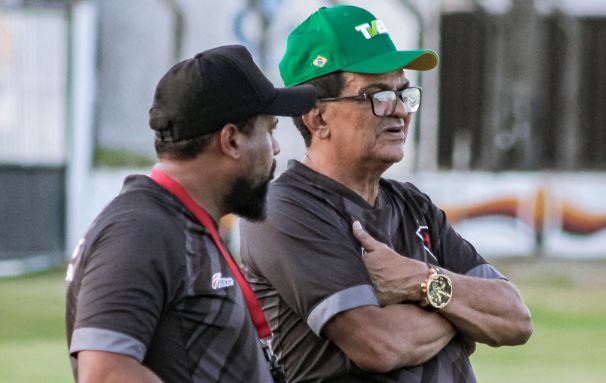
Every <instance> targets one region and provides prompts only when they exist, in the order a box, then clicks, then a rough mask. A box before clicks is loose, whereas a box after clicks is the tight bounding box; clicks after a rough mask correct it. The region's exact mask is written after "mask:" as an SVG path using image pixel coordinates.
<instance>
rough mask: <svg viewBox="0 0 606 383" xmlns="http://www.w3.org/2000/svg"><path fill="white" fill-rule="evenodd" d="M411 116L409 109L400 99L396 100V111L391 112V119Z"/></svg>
mask: <svg viewBox="0 0 606 383" xmlns="http://www.w3.org/2000/svg"><path fill="white" fill-rule="evenodd" d="M409 114H411V111H410V108H409V107H408V105H407V104H406V102H404V101H403V100H402V99H401V98H400V97H398V99H397V100H396V110H394V112H393V117H398V118H406V117H408V115H409Z"/></svg>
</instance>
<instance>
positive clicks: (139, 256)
mask: <svg viewBox="0 0 606 383" xmlns="http://www.w3.org/2000/svg"><path fill="white" fill-rule="evenodd" d="M171 230H174V228H171V227H170V226H169V225H167V224H165V223H163V222H161V220H159V219H156V220H153V219H149V217H148V218H146V219H141V217H140V218H132V219H123V220H119V221H117V222H115V223H112V224H110V225H109V226H107V227H105V228H104V229H103V230H101V231H100V233H99V234H98V235H97V236H96V237H95V238H91V240H92V241H93V242H92V243H87V242H86V241H87V240H88V239H87V238H85V242H84V243H83V246H82V248H83V250H82V251H83V254H81V255H80V256H81V257H83V259H81V260H80V261H79V262H78V269H77V270H76V279H75V280H74V281H73V282H72V283H79V287H78V291H77V302H78V304H77V310H76V313H75V321H74V331H73V334H72V337H71V344H70V353H72V354H74V353H76V352H78V351H82V350H98V351H109V352H116V353H120V354H125V355H129V356H132V357H134V358H136V359H138V360H139V361H142V360H143V358H144V356H145V352H146V350H147V347H148V345H149V344H150V341H151V338H152V335H153V332H154V328H155V327H156V324H157V323H158V320H159V318H160V316H161V314H162V312H163V310H164V308H165V307H166V305H167V302H168V301H169V300H170V299H171V291H174V285H175V284H176V283H178V281H176V280H174V278H173V276H172V275H171V274H172V272H171V268H173V269H174V266H173V265H171V262H173V263H174V262H175V260H174V259H173V260H171V259H170V258H171V256H172V257H174V258H176V255H178V254H174V253H175V244H174V238H178V233H171ZM171 234H172V238H173V239H172V240H171V239H169V238H171ZM175 235H176V237H175ZM68 289H69V287H68Z"/></svg>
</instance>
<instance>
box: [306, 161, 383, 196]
mask: <svg viewBox="0 0 606 383" xmlns="http://www.w3.org/2000/svg"><path fill="white" fill-rule="evenodd" d="M303 164H304V165H305V166H307V167H308V168H310V169H312V170H314V171H316V172H318V173H320V174H322V175H324V176H326V177H329V178H332V179H333V180H335V181H337V182H339V183H341V184H343V185H345V186H347V187H348V188H350V189H351V190H353V191H354V192H356V193H357V194H358V195H360V196H361V197H362V198H364V199H365V200H366V202H368V203H369V204H370V205H372V206H374V205H375V202H376V200H377V196H378V195H379V180H380V179H381V174H383V172H384V169H372V168H369V167H368V166H364V165H363V164H360V163H355V162H351V161H349V162H347V163H345V162H344V161H339V160H338V159H336V158H330V156H324V155H322V154H321V153H319V152H314V151H311V149H310V150H308V152H307V153H306V154H305V158H304V159H303Z"/></svg>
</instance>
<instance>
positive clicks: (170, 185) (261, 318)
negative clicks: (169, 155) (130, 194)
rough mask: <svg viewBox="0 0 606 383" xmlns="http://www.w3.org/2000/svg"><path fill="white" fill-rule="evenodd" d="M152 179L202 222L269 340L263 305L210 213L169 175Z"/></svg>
mask: <svg viewBox="0 0 606 383" xmlns="http://www.w3.org/2000/svg"><path fill="white" fill-rule="evenodd" d="M151 178H152V179H153V180H154V181H156V183H158V184H159V185H160V186H162V187H163V188H164V189H166V190H168V191H169V192H170V193H172V194H173V195H174V196H175V197H177V198H178V199H179V200H180V201H181V202H182V203H183V205H185V207H187V209H189V211H190V212H191V213H192V214H193V215H194V216H195V217H196V218H197V219H198V221H200V223H201V224H202V226H204V227H205V228H206V230H208V232H209V233H210V236H211V237H212V239H213V241H214V242H215V245H216V246H217V249H219V252H220V253H221V255H222V256H223V258H224V259H225V262H227V265H228V266H229V268H230V269H231V272H232V273H233V274H234V276H235V277H236V280H237V281H238V285H239V286H240V289H241V290H242V294H243V295H244V299H246V306H248V312H249V313H250V316H251V317H252V320H253V322H254V324H255V327H256V328H257V332H258V333H259V338H261V339H263V338H267V337H269V336H270V335H271V330H270V329H269V325H268V324H267V320H266V319H265V315H263V310H262V309H261V304H260V303H259V300H258V299H257V297H256V296H255V293H254V292H253V291H252V289H251V287H250V285H249V284H248V282H246V279H244V275H242V271H240V268H239V267H238V265H237V264H236V262H235V261H234V259H233V258H232V256H231V254H229V252H228V251H227V249H226V248H225V246H224V245H223V242H222V241H221V238H220V237H219V233H218V232H217V229H216V228H215V225H214V224H213V222H212V219H211V218H210V216H209V215H208V213H207V212H206V211H205V210H204V209H203V208H202V206H200V205H198V204H197V203H196V201H194V200H193V199H192V198H191V197H190V196H189V194H187V191H186V190H185V189H184V188H183V186H181V184H180V183H178V182H177V181H175V180H174V179H172V178H171V177H169V176H168V175H167V174H165V173H163V172H161V171H160V170H157V169H154V170H152V172H151Z"/></svg>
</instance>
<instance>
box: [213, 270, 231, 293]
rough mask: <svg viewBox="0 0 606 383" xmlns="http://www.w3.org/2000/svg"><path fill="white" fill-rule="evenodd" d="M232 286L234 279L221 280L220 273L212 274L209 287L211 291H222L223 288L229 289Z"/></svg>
mask: <svg viewBox="0 0 606 383" xmlns="http://www.w3.org/2000/svg"><path fill="white" fill-rule="evenodd" d="M233 285H234V279H233V278H230V277H227V278H223V277H222V276H221V273H214V274H213V279H212V282H211V287H212V289H213V290H217V289H223V288H225V287H230V286H233Z"/></svg>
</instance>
